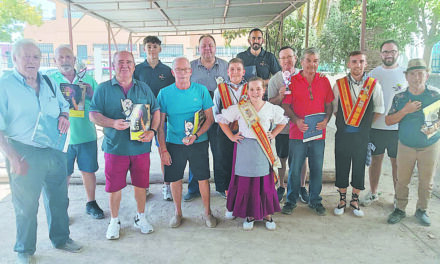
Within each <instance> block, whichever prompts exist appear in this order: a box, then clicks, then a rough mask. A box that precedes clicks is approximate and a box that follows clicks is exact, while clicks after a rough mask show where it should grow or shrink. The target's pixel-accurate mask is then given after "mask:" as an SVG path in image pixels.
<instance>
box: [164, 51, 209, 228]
mask: <svg viewBox="0 0 440 264" xmlns="http://www.w3.org/2000/svg"><path fill="white" fill-rule="evenodd" d="M172 73H173V75H174V77H175V78H176V82H175V83H174V84H172V85H170V86H167V87H165V88H163V89H162V90H161V91H160V92H159V95H158V96H157V100H158V102H159V104H160V127H159V137H158V138H159V145H160V154H161V159H162V163H163V164H164V167H165V181H166V182H171V192H172V193H173V199H174V205H175V214H174V216H173V217H172V218H171V220H170V227H173V228H175V227H178V226H179V225H180V223H181V221H182V178H183V172H184V171H185V167H186V163H187V162H189V168H190V169H191V171H192V173H193V174H194V179H196V180H197V181H198V183H199V187H200V193H201V195H202V200H203V206H204V207H205V223H206V225H207V226H208V227H210V228H212V227H215V226H216V225H217V219H216V218H215V217H214V216H213V215H212V212H211V207H210V188H209V177H210V174H209V155H208V135H207V133H206V132H207V131H208V129H209V127H210V126H211V124H212V123H213V122H214V116H213V114H212V106H213V105H214V104H213V103H212V99H211V96H210V95H209V92H208V89H207V88H206V87H205V86H203V85H201V84H198V83H193V82H191V81H190V78H191V73H192V70H191V65H190V63H189V61H188V59H187V58H185V57H178V58H176V59H174V61H173V67H172ZM199 111H200V112H202V111H203V112H204V114H205V117H206V119H205V122H204V123H203V125H202V126H201V127H200V129H198V130H197V131H195V132H196V133H194V131H193V130H192V129H191V127H194V126H195V125H197V124H196V123H195V121H194V119H195V117H194V114H195V113H196V112H199ZM200 112H199V113H200ZM165 120H166V121H165ZM165 122H166V123H167V132H166V138H165V133H164V126H165Z"/></svg>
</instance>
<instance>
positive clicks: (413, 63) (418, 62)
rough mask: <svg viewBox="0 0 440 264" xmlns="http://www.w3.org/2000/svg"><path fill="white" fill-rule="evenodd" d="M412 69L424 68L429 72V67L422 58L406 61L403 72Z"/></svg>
mask: <svg viewBox="0 0 440 264" xmlns="http://www.w3.org/2000/svg"><path fill="white" fill-rule="evenodd" d="M412 70H426V71H427V72H429V68H428V66H426V62H425V61H424V60H423V59H411V60H410V61H409V62H408V68H406V71H405V73H407V72H409V71H412Z"/></svg>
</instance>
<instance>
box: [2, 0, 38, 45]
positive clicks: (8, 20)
mask: <svg viewBox="0 0 440 264" xmlns="http://www.w3.org/2000/svg"><path fill="white" fill-rule="evenodd" d="M41 14H42V12H41V8H39V7H33V6H31V5H29V3H27V2H26V1H25V0H0V41H11V40H12V34H13V33H21V32H22V31H23V24H24V23H28V24H31V25H38V26H39V25H41V24H42V23H43V21H42V15H41Z"/></svg>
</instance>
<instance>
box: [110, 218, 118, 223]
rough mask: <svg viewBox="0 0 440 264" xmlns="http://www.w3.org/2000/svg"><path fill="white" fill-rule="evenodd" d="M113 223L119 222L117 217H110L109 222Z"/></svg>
mask: <svg viewBox="0 0 440 264" xmlns="http://www.w3.org/2000/svg"><path fill="white" fill-rule="evenodd" d="M113 223H119V218H118V217H115V218H113V217H112V218H110V224H113Z"/></svg>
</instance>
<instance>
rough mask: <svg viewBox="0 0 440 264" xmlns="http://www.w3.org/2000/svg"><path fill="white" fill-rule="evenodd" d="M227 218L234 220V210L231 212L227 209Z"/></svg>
mask: <svg viewBox="0 0 440 264" xmlns="http://www.w3.org/2000/svg"><path fill="white" fill-rule="evenodd" d="M225 218H226V219H228V220H234V219H235V216H234V215H233V214H232V212H229V211H228V210H226V213H225Z"/></svg>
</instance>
